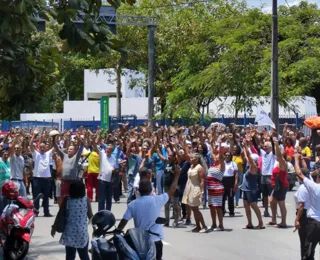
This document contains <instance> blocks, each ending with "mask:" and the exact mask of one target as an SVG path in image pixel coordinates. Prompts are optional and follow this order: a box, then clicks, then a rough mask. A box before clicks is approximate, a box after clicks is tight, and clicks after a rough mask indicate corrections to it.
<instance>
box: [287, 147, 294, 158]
mask: <svg viewBox="0 0 320 260" xmlns="http://www.w3.org/2000/svg"><path fill="white" fill-rule="evenodd" d="M285 152H286V154H287V155H288V156H290V158H292V157H293V155H294V147H293V146H286V148H285Z"/></svg>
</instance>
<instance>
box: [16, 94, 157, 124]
mask: <svg viewBox="0 0 320 260" xmlns="http://www.w3.org/2000/svg"><path fill="white" fill-rule="evenodd" d="M121 102H122V104H121V109H122V115H136V116H137V118H146V117H147V114H148V98H122V99H121ZM154 102H155V103H156V102H157V99H155V101H154ZM63 107H64V113H61V114H37V113H35V114H20V120H21V121H28V120H29V121H35V120H37V121H43V120H45V121H51V120H52V119H53V120H54V122H58V121H60V119H67V120H69V119H70V118H72V120H93V117H94V118H95V120H100V100H99V101H98V100H92V101H64V102H63ZM109 109H110V112H109V114H110V116H116V99H115V98H110V101H109Z"/></svg>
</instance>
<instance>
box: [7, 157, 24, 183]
mask: <svg viewBox="0 0 320 260" xmlns="http://www.w3.org/2000/svg"><path fill="white" fill-rule="evenodd" d="M9 160H10V166H11V178H12V179H17V180H23V169H24V159H23V157H22V155H20V156H16V155H15V154H14V155H13V157H12V158H10V159H9Z"/></svg>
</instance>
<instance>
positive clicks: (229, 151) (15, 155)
mask: <svg viewBox="0 0 320 260" xmlns="http://www.w3.org/2000/svg"><path fill="white" fill-rule="evenodd" d="M290 127H291V126H289V125H288V124H285V126H284V129H283V132H281V133H279V132H277V131H275V130H268V129H266V128H264V129H262V130H261V131H258V130H257V128H256V127H254V126H251V125H250V126H247V127H244V128H240V127H237V126H236V125H233V124H231V125H230V126H228V127H227V126H225V125H224V124H221V123H213V124H211V125H210V127H208V128H205V127H203V126H200V125H198V124H195V125H192V126H179V125H178V124H175V125H173V126H170V127H166V126H159V125H156V126H150V125H144V126H143V127H136V128H134V127H130V126H129V124H128V123H127V124H119V128H118V129H116V130H113V131H111V130H109V131H105V130H103V129H101V128H100V129H98V130H97V131H90V130H89V129H84V128H83V127H80V128H79V129H77V130H76V131H72V130H70V131H64V132H63V133H59V132H58V131H56V130H54V129H50V131H49V129H46V128H43V129H41V131H40V130H39V129H32V130H30V131H28V130H26V129H19V128H16V129H11V130H10V132H9V133H6V134H2V135H1V136H0V153H1V158H2V159H1V161H0V185H2V184H3V183H4V182H6V181H8V180H11V181H13V182H16V183H17V184H18V185H19V187H20V188H19V193H20V195H22V196H25V195H27V194H30V193H32V196H33V197H36V196H37V195H38V194H39V193H43V195H44V196H43V202H42V207H43V211H44V216H45V217H51V216H52V215H51V214H50V211H49V198H52V199H53V201H54V203H56V204H58V205H59V207H60V208H62V207H64V206H65V205H66V204H67V205H68V208H69V209H74V210H71V211H70V212H72V214H71V213H70V215H72V216H71V217H72V218H78V219H79V221H69V222H68V220H67V224H66V229H65V231H64V232H63V235H62V237H61V240H60V243H61V244H63V245H65V246H66V254H67V260H68V259H75V254H76V249H77V250H78V253H79V255H80V257H81V259H86V260H87V259H89V256H88V253H87V251H88V250H87V249H88V242H89V237H88V229H87V227H84V226H85V224H84V223H86V220H87V217H89V218H90V217H91V216H92V209H91V204H90V203H91V202H93V201H95V202H97V203H98V210H99V211H100V210H104V209H106V210H110V211H112V204H113V203H118V202H119V201H120V198H121V197H126V199H127V203H128V209H127V211H126V213H125V214H124V216H123V219H122V221H121V223H120V224H119V227H118V229H120V230H122V229H123V228H124V227H125V225H126V223H127V222H128V221H129V220H130V219H132V218H133V219H134V222H135V225H136V226H138V227H141V228H145V229H148V228H150V225H152V224H153V223H154V220H155V219H153V218H156V217H159V215H160V214H161V213H160V212H161V208H162V207H163V206H164V211H165V218H166V224H165V225H164V226H165V227H169V226H172V228H176V227H178V226H179V225H182V224H183V225H191V223H192V221H191V220H192V215H193V220H194V222H195V227H194V228H193V229H192V232H198V233H207V232H210V231H224V229H225V227H224V223H223V219H224V216H225V215H226V214H229V216H230V217H234V216H235V208H237V207H239V205H240V203H239V202H240V198H242V200H243V205H244V208H245V213H246V218H247V222H246V224H244V229H257V230H262V229H265V225H264V224H265V223H264V221H263V216H264V217H270V221H269V222H268V223H267V224H268V226H273V227H275V228H287V210H286V204H285V200H286V195H287V191H288V190H289V183H288V180H287V175H288V172H289V171H292V169H295V171H296V173H297V176H298V178H299V180H300V182H301V184H300V185H299V188H298V190H297V193H296V194H295V200H296V204H297V215H296V220H295V228H296V229H297V230H298V233H299V237H300V242H301V259H305V260H306V259H307V260H309V259H314V248H315V247H316V245H317V243H318V242H319V238H320V235H319V234H320V233H319V232H317V231H318V229H320V190H319V189H320V185H318V184H317V183H318V180H319V182H320V177H319V178H318V174H319V172H320V171H319V170H318V168H320V160H319V159H320V158H319V157H318V156H315V157H314V158H315V160H312V153H311V148H312V147H311V142H310V139H311V138H310V136H304V135H303V134H302V133H301V132H299V130H296V129H294V130H292V129H290ZM315 149H316V153H317V154H316V155H319V156H320V146H317V147H315ZM319 176H320V175H319ZM66 198H68V199H66ZM260 200H261V202H262V205H263V208H264V210H263V212H261V211H260V208H259V207H258V201H260ZM5 203H6V201H5V199H4V198H3V197H0V209H3V208H4V206H5ZM269 204H270V209H271V211H269ZM146 205H147V206H146ZM278 206H279V208H280V212H278V211H277V209H278ZM35 207H36V209H39V208H40V204H39V202H36V204H35ZM202 207H204V208H206V207H209V209H210V213H211V223H210V224H211V225H208V223H206V222H205V220H204V218H203V216H202V213H201V211H200V208H202ZM150 209H153V210H150ZM171 209H172V213H171ZM252 212H253V213H254V215H255V216H256V217H257V221H258V223H257V225H254V224H253V219H252ZM270 213H271V214H270ZM279 213H280V215H281V221H280V222H279V223H277V214H279ZM142 218H144V220H142ZM148 218H149V219H148ZM150 218H152V220H150ZM171 219H172V220H173V222H172V223H171V225H170V220H171ZM145 220H146V221H145ZM56 222H57V221H56ZM56 222H55V224H56ZM81 223H82V224H81ZM55 224H54V225H53V228H52V232H51V233H52V235H53V236H54V235H55V231H56V230H55V229H56V226H55ZM159 229H160V232H159V233H160V234H162V231H161V227H160V225H159ZM74 234H76V236H75V235H74ZM161 239H163V235H162V236H160V237H154V238H153V240H154V242H155V244H156V248H157V259H161V258H162V243H161Z"/></svg>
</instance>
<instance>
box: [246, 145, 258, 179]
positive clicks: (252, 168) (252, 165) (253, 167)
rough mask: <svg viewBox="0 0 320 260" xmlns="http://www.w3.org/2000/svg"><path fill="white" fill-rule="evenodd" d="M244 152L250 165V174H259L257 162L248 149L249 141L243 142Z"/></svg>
mask: <svg viewBox="0 0 320 260" xmlns="http://www.w3.org/2000/svg"><path fill="white" fill-rule="evenodd" d="M243 152H244V156H245V158H246V160H247V162H248V163H249V172H250V173H251V174H257V173H258V167H257V165H256V164H255V162H254V161H253V159H252V157H251V155H250V152H249V149H248V144H247V141H246V140H245V141H244V142H243Z"/></svg>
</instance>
